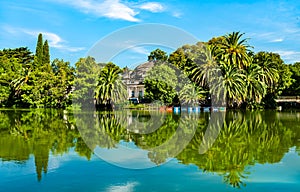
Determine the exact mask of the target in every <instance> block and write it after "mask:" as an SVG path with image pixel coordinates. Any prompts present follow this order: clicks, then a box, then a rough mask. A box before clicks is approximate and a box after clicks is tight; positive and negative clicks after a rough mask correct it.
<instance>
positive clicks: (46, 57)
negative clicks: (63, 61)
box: [43, 40, 51, 71]
mask: <svg viewBox="0 0 300 192" xmlns="http://www.w3.org/2000/svg"><path fill="white" fill-rule="evenodd" d="M43 66H45V70H47V71H50V69H51V68H50V53H49V45H48V40H46V41H45V43H44V45H43Z"/></svg>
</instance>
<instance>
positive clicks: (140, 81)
mask: <svg viewBox="0 0 300 192" xmlns="http://www.w3.org/2000/svg"><path fill="white" fill-rule="evenodd" d="M153 66H154V62H146V63H143V64H141V65H139V66H137V67H136V68H135V69H134V70H130V69H128V68H126V69H125V70H124V72H123V74H122V81H123V83H125V85H126V86H127V93H128V99H130V98H138V99H139V100H141V99H142V98H143V97H144V93H145V86H144V79H145V77H146V73H147V71H149V70H150V69H151V68H152V67H153Z"/></svg>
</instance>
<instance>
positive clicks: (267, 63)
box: [253, 52, 279, 87]
mask: <svg viewBox="0 0 300 192" xmlns="http://www.w3.org/2000/svg"><path fill="white" fill-rule="evenodd" d="M253 63H256V64H258V65H259V66H260V67H261V69H262V72H263V76H262V79H261V80H262V81H263V82H265V83H266V84H267V85H268V87H273V86H274V84H276V83H277V82H278V80H279V73H278V69H277V64H276V63H275V62H274V60H273V58H272V56H271V55H270V54H269V53H266V52H259V53H257V54H256V55H255V56H254V59H253Z"/></svg>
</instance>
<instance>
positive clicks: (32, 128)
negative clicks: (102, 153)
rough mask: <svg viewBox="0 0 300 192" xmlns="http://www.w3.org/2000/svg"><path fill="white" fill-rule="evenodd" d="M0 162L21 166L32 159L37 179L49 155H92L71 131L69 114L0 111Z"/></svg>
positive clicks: (44, 110) (40, 175)
mask: <svg viewBox="0 0 300 192" xmlns="http://www.w3.org/2000/svg"><path fill="white" fill-rule="evenodd" d="M0 118H1V120H2V121H1V123H0V145H1V147H0V158H1V159H2V161H15V162H18V163H24V162H25V161H27V160H28V159H29V158H30V155H33V157H34V162H35V166H36V173H37V179H38V180H39V181H40V180H41V178H42V173H47V170H48V161H49V156H50V155H49V154H50V153H52V154H53V155H58V154H64V153H67V152H68V151H69V150H70V149H71V148H75V151H76V152H77V153H78V154H79V155H81V156H85V157H86V158H87V159H90V158H91V154H92V152H91V151H90V149H89V148H88V147H87V146H86V145H85V143H84V142H82V139H81V137H80V135H79V132H78V131H77V129H75V126H74V123H73V122H72V121H74V118H73V116H72V114H69V113H67V112H66V111H59V110H50V109H39V110H27V111H21V110H16V111H15V110H5V111H3V110H2V111H0Z"/></svg>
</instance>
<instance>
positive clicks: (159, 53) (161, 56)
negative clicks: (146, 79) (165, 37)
mask: <svg viewBox="0 0 300 192" xmlns="http://www.w3.org/2000/svg"><path fill="white" fill-rule="evenodd" d="M167 59H168V55H167V53H166V52H165V51H163V50H161V49H155V50H154V51H152V52H151V53H150V55H149V56H148V61H154V62H158V61H162V62H164V61H167Z"/></svg>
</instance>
